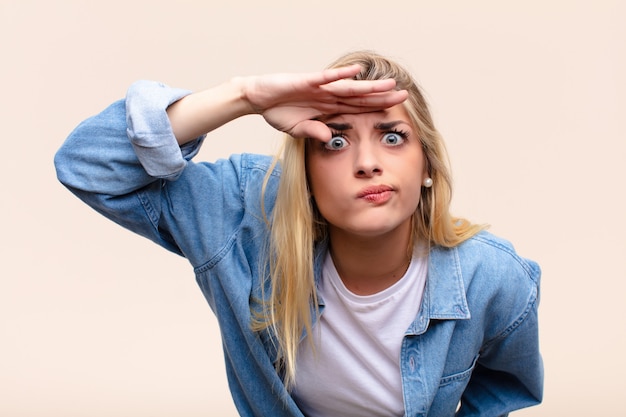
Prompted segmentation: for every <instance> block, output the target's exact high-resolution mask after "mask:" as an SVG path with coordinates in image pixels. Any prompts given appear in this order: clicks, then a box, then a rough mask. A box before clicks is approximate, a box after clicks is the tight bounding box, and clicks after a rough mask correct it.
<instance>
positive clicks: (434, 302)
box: [55, 81, 543, 417]
mask: <svg viewBox="0 0 626 417" xmlns="http://www.w3.org/2000/svg"><path fill="white" fill-rule="evenodd" d="M188 93H189V92H187V91H184V90H178V89H173V88H170V87H167V86H165V85H162V84H159V83H154V82H148V81H140V82H137V83H135V84H133V85H132V86H131V88H130V89H129V91H128V93H127V96H126V99H125V100H120V101H118V102H115V103H113V104H112V105H111V106H109V107H108V108H107V109H105V110H104V111H103V112H102V113H100V114H98V115H96V116H94V117H92V118H89V119H87V120H86V121H84V122H83V123H81V124H80V125H79V126H78V127H77V128H76V129H75V130H74V131H73V132H72V133H71V135H70V136H69V137H68V139H67V140H66V142H65V143H64V144H63V146H62V147H61V149H60V150H59V151H58V152H57V154H56V156H55V164H56V168H57V175H58V178H59V180H60V181H61V182H62V183H63V184H64V185H65V186H67V187H68V188H69V189H70V190H71V191H72V192H73V193H74V194H75V195H77V196H78V197H79V198H80V199H82V200H83V201H85V202H86V203H87V204H89V205H90V206H91V207H93V208H94V209H95V210H97V211H98V212H100V213H101V214H103V215H105V216H106V217H108V218H110V219H111V220H113V221H114V222H116V223H118V224H120V225H122V226H123V227H126V228H128V229H130V230H132V231H134V232H136V233H138V234H140V235H143V236H145V237H147V238H148V239H151V240H153V241H154V242H156V243H158V244H159V245H161V246H163V247H165V248H166V249H168V250H170V251H172V252H175V253H178V254H180V255H182V256H185V257H186V258H187V259H188V260H189V262H190V263H191V265H192V266H193V268H194V271H195V276H196V280H197V282H198V284H199V286H200V288H201V290H202V292H203V293H204V295H205V297H206V299H207V301H208V303H209V305H210V307H211V309H212V310H213V312H214V313H215V314H216V316H217V320H218V322H219V325H220V329H221V337H222V342H223V348H224V352H225V362H226V371H227V374H228V381H229V386H230V390H231V393H232V397H233V399H234V402H235V405H236V407H237V409H238V411H239V413H240V414H241V415H242V416H272V417H280V416H285V417H286V416H302V413H301V412H300V411H299V410H298V407H297V405H296V404H295V402H294V401H293V399H292V398H291V396H290V395H289V392H288V391H287V390H286V389H285V387H284V385H283V383H282V381H281V378H280V375H279V374H277V371H276V368H275V362H276V360H277V358H276V351H275V349H274V347H273V346H274V344H273V343H272V338H271V336H269V335H268V334H267V333H265V332H253V331H251V330H250V318H251V314H250V307H251V303H252V302H254V300H258V299H259V297H261V292H260V285H261V282H262V280H261V276H260V271H262V270H263V268H262V266H263V265H264V262H266V259H265V258H264V256H263V255H264V253H265V252H264V249H265V243H266V242H267V238H268V227H267V223H266V220H265V219H266V217H265V213H264V211H263V204H264V207H265V210H266V211H267V213H268V215H269V213H271V210H272V207H273V202H274V197H275V194H276V190H277V182H278V179H279V176H280V167H277V168H275V169H274V171H273V172H272V174H271V177H270V181H269V183H268V185H267V188H266V192H265V194H263V193H262V184H263V180H264V178H265V176H266V173H267V172H268V170H269V169H270V166H271V158H270V157H267V156H259V155H248V154H244V155H234V156H232V157H230V158H229V159H224V160H219V161H216V162H214V163H194V162H193V161H191V158H192V157H193V156H194V155H195V154H196V153H197V151H198V149H199V146H200V145H201V143H202V142H203V140H204V137H201V138H198V139H197V140H195V141H193V142H191V143H189V144H186V145H184V146H182V147H180V146H178V144H177V142H176V140H175V138H174V135H173V133H172V129H171V126H170V124H169V119H168V118H167V114H166V112H165V110H166V108H167V106H169V105H170V104H171V103H173V102H175V101H176V100H178V99H180V98H182V97H183V96H185V95H186V94H188ZM262 198H264V199H265V201H264V202H263V204H262V201H261V200H262ZM316 251H317V254H316V255H317V256H316V258H315V259H316V261H315V271H316V274H317V275H319V273H320V271H321V263H322V260H323V256H322V255H323V253H324V251H325V244H320V245H318V247H317V249H316ZM539 276H540V270H539V267H538V266H537V264H535V263H534V262H532V261H529V260H526V259H523V258H521V257H519V256H518V255H517V254H516V253H515V251H514V249H513V247H512V246H511V245H510V244H509V243H508V242H506V241H503V240H501V239H499V238H496V237H495V236H493V235H491V234H489V233H486V232H482V233H479V234H478V235H476V236H474V237H473V238H471V239H469V240H467V241H466V242H464V243H462V244H460V245H458V246H456V247H454V248H444V247H433V248H432V249H431V251H430V255H429V267H428V277H427V282H426V287H425V290H424V296H423V300H422V305H421V309H420V311H419V313H418V315H417V317H415V320H414V321H413V323H412V324H411V326H410V327H409V328H408V329H407V330H406V333H405V336H404V339H403V342H402V348H401V357H400V367H401V375H402V386H403V395H404V406H405V415H406V416H429V417H449V416H454V415H456V416H482V417H486V416H504V415H507V414H508V413H509V412H510V411H512V410H515V409H518V408H522V407H527V406H530V405H533V404H537V403H539V402H540V401H541V398H542V390H543V366H542V360H541V356H540V354H539V348H538V327H537V305H538V301H539V297H538V296H539V293H538V291H539V290H538V286H539ZM318 278H319V276H318ZM416 302H418V300H416ZM320 311H321V314H323V300H320ZM459 402H460V405H459Z"/></svg>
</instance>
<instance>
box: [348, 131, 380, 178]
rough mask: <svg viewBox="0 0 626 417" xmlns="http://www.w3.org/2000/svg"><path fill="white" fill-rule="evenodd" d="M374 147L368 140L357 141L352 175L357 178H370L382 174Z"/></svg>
mask: <svg viewBox="0 0 626 417" xmlns="http://www.w3.org/2000/svg"><path fill="white" fill-rule="evenodd" d="M382 172H383V169H382V166H381V164H380V160H379V157H378V155H377V153H376V149H374V146H373V145H372V143H371V142H370V141H367V140H365V141H363V140H361V141H358V144H357V146H356V152H355V156H354V175H355V176H356V177H359V178H370V177H373V176H376V175H380V174H382Z"/></svg>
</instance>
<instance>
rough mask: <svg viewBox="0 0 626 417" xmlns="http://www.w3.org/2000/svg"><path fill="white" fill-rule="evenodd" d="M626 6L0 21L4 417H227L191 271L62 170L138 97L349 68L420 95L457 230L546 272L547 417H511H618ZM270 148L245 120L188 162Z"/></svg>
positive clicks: (142, 7) (254, 123)
mask: <svg viewBox="0 0 626 417" xmlns="http://www.w3.org/2000/svg"><path fill="white" fill-rule="evenodd" d="M216 3H219V4H216ZM625 3H626V2H621V1H610V0H596V1H549V0H545V1H525V2H511V1H484V0H481V1H471V2H470V1H467V2H466V1H445V2H434V1H432V2H430V1H428V2H427V1H409V0H406V1H394V0H387V1H383V2H373V1H372V2H367V1H363V0H360V1H341V0H332V1H330V0H319V1H313V2H295V1H287V0H284V1H277V0H275V1H271V0H267V1H252V0H250V1H236V0H233V1H222V2H216V1H208V0H207V1H199V0H196V1H191V0H187V1H183V0H181V1H176V2H173V1H172V2H156V1H133V0H127V1H113V0H109V1H107V2H105V1H98V2H90V1H69V0H67V1H52V0H1V1H0V53H1V56H2V59H1V62H2V63H1V64H0V80H1V82H2V90H1V95H2V99H1V100H0V117H1V118H2V128H3V135H4V136H3V139H2V144H3V145H2V164H0V170H1V178H2V194H1V195H2V204H0V216H1V217H0V218H1V219H2V220H1V221H2V243H1V244H2V250H1V251H0V256H1V262H0V277H1V278H0V415H2V416H29V417H30V416H64V417H71V416H93V417H96V416H151V417H153V416H174V415H176V416H189V417H191V416H209V415H219V416H235V415H236V413H235V411H234V408H233V406H232V404H231V400H230V397H229V394H228V390H227V386H226V382H225V376H224V367H223V362H222V357H221V348H220V341H219V333H218V330H217V328H216V326H215V320H214V318H213V316H212V314H211V312H210V310H209V308H208V305H207V304H206V302H205V301H204V299H203V297H202V295H201V293H200V291H199V290H198V289H197V287H196V284H195V281H194V277H193V274H192V271H191V269H190V268H189V267H188V265H187V263H186V261H185V260H183V259H180V258H178V257H176V256H175V255H171V254H168V253H167V252H165V251H163V250H162V249H160V248H158V247H156V246H154V245H153V244H151V243H150V242H148V241H144V240H143V239H141V238H139V237H136V236H134V235H132V234H131V233H129V232H127V231H125V230H122V229H120V228H118V227H116V226H114V225H113V224H112V223H109V222H108V221H107V220H104V219H103V218H101V217H100V216H98V215H97V214H96V213H95V212H93V211H92V210H90V209H88V208H87V207H86V206H83V205H82V204H81V203H80V202H79V201H78V200H77V199H76V198H75V197H73V196H72V195H70V194H69V193H68V192H67V191H65V189H63V188H62V186H61V185H59V184H58V183H57V182H56V179H55V173H54V169H53V166H52V157H53V154H54V152H55V150H56V149H57V148H58V147H59V145H60V144H61V142H62V141H63V139H64V138H65V137H66V136H67V134H68V133H69V132H70V130H71V129H72V128H73V127H74V126H75V125H76V124H77V123H79V122H80V121H81V120H82V119H84V118H86V117H88V116H90V115H92V114H94V113H96V112H98V111H99V110H101V109H102V108H104V107H105V106H106V105H107V104H109V103H110V102H112V101H113V100H116V99H118V98H120V97H122V96H123V95H124V93H125V89H126V88H127V86H128V85H129V84H130V83H131V82H132V81H134V80H136V79H140V78H147V79H156V80H160V81H163V82H166V83H168V84H171V85H174V86H179V87H185V88H189V89H193V90H197V89H201V88H204V87H207V86H210V85H213V84H216V83H218V82H220V81H222V80H225V79H227V78H229V77H231V76H233V75H238V74H254V73H261V72H274V71H309V70H314V69H320V68H322V67H324V66H325V65H326V64H327V63H328V62H329V61H331V60H332V59H334V58H335V57H336V56H338V55H339V54H341V53H343V52H346V51H349V50H352V49H357V48H370V49H375V50H377V51H380V52H383V53H385V54H388V55H391V56H394V57H396V58H398V59H399V60H400V61H402V62H404V63H405V64H406V65H407V66H408V67H409V68H410V69H411V70H412V71H413V72H414V74H415V75H416V77H417V78H418V80H419V81H420V83H421V84H422V85H423V87H424V89H425V91H426V93H427V95H428V97H429V99H430V102H431V105H432V108H433V111H434V115H435V118H436V121H437V123H438V125H439V127H440V129H441V131H442V132H443V134H444V135H445V137H446V139H447V143H448V147H449V150H450V154H451V159H452V164H453V169H454V174H455V179H456V193H455V200H454V201H455V202H454V211H455V213H456V214H461V215H464V216H467V217H470V218H471V219H473V220H475V221H478V222H489V223H490V224H491V225H492V229H491V230H492V231H493V232H495V233H497V234H499V235H502V236H504V237H506V238H508V239H510V240H512V241H513V242H514V243H515V245H516V247H517V249H518V251H519V252H520V253H521V254H522V255H524V256H527V257H530V258H532V259H535V260H537V261H539V262H540V264H541V265H542V267H543V271H544V274H543V287H542V290H543V293H542V304H541V308H540V315H541V325H542V327H541V345H542V349H543V353H544V356H545V364H546V388H545V402H544V404H543V405H541V406H540V407H537V408H533V409H529V410H527V411H523V412H520V413H519V414H518V415H520V416H555V415H566V416H590V415H594V416H597V415H610V416H617V415H626V412H625V411H624V406H623V396H624V394H623V392H624V388H626V384H625V383H624V373H625V372H626V360H625V359H624V352H626V318H625V313H626V311H625V310H626V284H625V279H626V272H625V268H624V266H625V265H624V258H625V257H624V255H625V253H626V244H625V243H624V242H625V236H626V227H625V214H626V210H625V209H626V207H625V202H624V191H623V190H624V180H625V179H626V168H625V166H626V145H625V143H624V127H623V126H624V116H625V115H626V111H625V110H626V103H625V100H626V99H625V97H626V85H625V80H626V76H625V75H624V74H626V57H625V44H626V43H625V41H626V29H625V28H626V24H625V21H626V7H625ZM277 136H278V135H276V134H275V133H274V132H273V131H272V130H271V129H269V128H267V127H266V126H265V125H264V124H263V122H262V121H261V120H259V119H258V118H254V117H248V118H245V119H242V120H239V121H237V122H236V123H234V124H232V125H229V126H226V127H224V128H221V129H219V130H218V131H216V132H215V133H214V134H213V135H212V140H211V141H209V144H208V146H206V147H205V148H204V150H203V151H202V153H201V155H200V158H202V159H213V158H215V157H218V156H226V155H228V154H229V153H232V152H239V151H244V150H246V151H253V152H265V153H267V152H273V151H274V148H275V144H276V142H275V138H276V137H277Z"/></svg>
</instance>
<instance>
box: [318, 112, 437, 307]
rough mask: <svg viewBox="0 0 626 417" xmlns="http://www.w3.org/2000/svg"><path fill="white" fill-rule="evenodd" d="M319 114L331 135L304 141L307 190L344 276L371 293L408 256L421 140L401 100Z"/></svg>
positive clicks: (421, 166) (397, 274) (422, 168)
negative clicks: (375, 107) (372, 108)
mask: <svg viewBox="0 0 626 417" xmlns="http://www.w3.org/2000/svg"><path fill="white" fill-rule="evenodd" d="M324 122H325V123H326V125H327V126H328V127H329V128H330V130H331V132H333V139H331V141H330V142H328V143H323V142H320V141H316V140H310V141H309V143H308V147H307V175H308V179H309V186H310V189H311V194H312V196H313V198H314V199H315V202H316V204H317V207H318V209H319V210H320V213H321V214H322V216H323V217H324V218H325V219H326V220H327V222H328V223H329V236H330V242H331V243H330V250H331V254H332V257H333V261H334V263H335V266H336V268H337V270H338V272H339V275H340V276H341V279H342V280H343V282H344V284H345V285H346V287H347V288H348V289H350V290H351V291H352V292H354V293H356V294H360V295H368V294H373V293H376V292H379V291H382V290H384V289H385V288H388V287H389V286H391V285H393V284H394V283H395V282H397V281H398V280H399V279H400V278H401V277H402V276H403V274H404V272H405V271H406V269H407V267H408V263H409V262H410V255H409V254H407V250H406V248H407V247H408V245H409V239H410V231H411V217H412V215H413V213H414V212H415V210H416V208H417V205H418V203H419V199H420V192H421V186H422V182H423V180H424V178H425V177H426V176H427V171H426V162H425V158H424V154H423V151H422V146H421V143H420V141H419V138H418V135H417V133H416V132H415V130H414V129H413V127H412V125H411V123H410V119H409V116H408V114H407V112H406V110H405V108H404V106H403V105H401V104H400V105H395V106H393V107H391V108H388V109H386V110H382V111H376V112H370V113H361V114H344V115H339V116H334V117H329V118H326V119H325V120H324ZM398 132H400V133H398ZM403 136H404V137H403Z"/></svg>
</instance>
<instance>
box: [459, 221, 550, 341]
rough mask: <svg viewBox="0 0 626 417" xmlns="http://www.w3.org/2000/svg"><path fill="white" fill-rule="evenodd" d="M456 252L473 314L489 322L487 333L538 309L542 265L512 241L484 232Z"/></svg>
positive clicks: (518, 320) (518, 321)
mask: <svg viewBox="0 0 626 417" xmlns="http://www.w3.org/2000/svg"><path fill="white" fill-rule="evenodd" d="M457 253H458V262H459V268H460V273H461V276H462V279H463V282H464V285H465V288H466V296H467V302H468V305H469V308H470V311H471V314H472V317H474V318H476V319H479V320H481V321H483V320H484V323H490V325H487V326H486V328H487V330H488V331H487V333H491V334H500V333H501V332H502V331H503V329H511V328H514V327H515V325H514V324H515V323H517V324H519V323H521V322H522V321H523V319H524V318H525V317H526V316H527V314H528V313H529V312H530V311H532V310H536V309H537V306H538V302H539V281H540V276H541V269H540V267H539V265H538V264H537V263H536V262H534V261H532V260H530V259H526V258H523V257H521V256H520V255H518V253H517V252H516V251H515V248H514V247H513V245H512V244H511V243H510V242H509V241H507V240H505V239H502V238H500V237H497V236H494V235H493V234H491V233H488V232H481V233H479V234H477V235H476V236H474V237H472V238H470V239H468V240H467V241H465V242H463V243H462V244H460V245H459V246H458V247H457Z"/></svg>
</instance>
